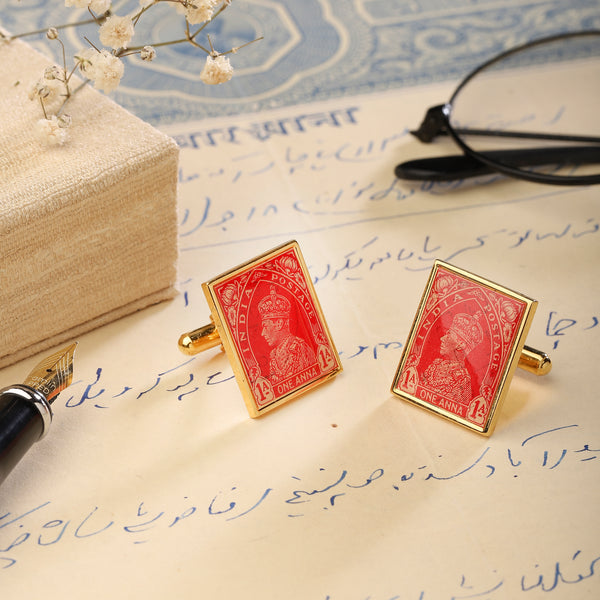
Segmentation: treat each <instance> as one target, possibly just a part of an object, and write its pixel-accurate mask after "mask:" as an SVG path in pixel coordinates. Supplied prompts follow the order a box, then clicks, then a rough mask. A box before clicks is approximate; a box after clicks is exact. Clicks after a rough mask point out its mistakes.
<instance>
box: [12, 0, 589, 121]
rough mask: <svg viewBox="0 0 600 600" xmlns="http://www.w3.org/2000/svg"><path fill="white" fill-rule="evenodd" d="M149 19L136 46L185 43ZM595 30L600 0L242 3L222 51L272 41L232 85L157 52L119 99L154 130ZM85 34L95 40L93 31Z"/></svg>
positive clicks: (249, 55) (168, 26) (29, 8)
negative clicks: (210, 81) (204, 77)
mask: <svg viewBox="0 0 600 600" xmlns="http://www.w3.org/2000/svg"><path fill="white" fill-rule="evenodd" d="M62 5H63V3H62V2H57V1H56V0H21V2H17V1H16V0H11V4H10V5H9V7H7V8H5V9H3V14H2V16H1V17H0V24H2V26H3V27H4V28H6V29H8V30H9V31H11V32H13V33H18V32H20V31H27V30H32V29H36V28H38V27H39V28H45V27H47V26H48V25H50V24H54V25H56V24H62V23H65V22H72V21H75V20H80V19H82V18H85V17H86V16H87V13H86V12H85V11H83V10H73V9H65V8H63V7H62ZM115 5H116V6H117V9H118V14H126V13H128V12H131V11H132V10H133V9H134V8H135V7H137V6H138V2H137V0H126V1H125V2H122V3H117V2H115ZM120 6H123V7H122V8H119V7H120ZM152 11H153V13H152V14H151V15H149V16H148V18H147V19H144V18H142V19H141V20H140V23H139V25H138V27H137V29H136V31H137V33H136V38H134V41H135V40H139V41H140V42H143V43H147V42H149V41H151V42H156V41H158V40H167V39H176V38H179V37H181V36H182V31H183V19H182V16H181V15H180V14H178V13H177V12H176V11H175V10H174V9H173V7H171V6H168V3H165V5H159V6H155V7H153V8H152ZM157 16H160V18H156V17H157ZM49 19H50V20H51V21H52V23H49ZM593 28H600V5H599V4H598V2H597V0H571V2H568V3H567V2H564V1H563V0H548V1H542V2H539V1H537V2H527V3H522V2H516V1H515V0H500V1H498V0H417V1H415V2H406V1H405V0H302V1H301V2H298V1H297V0H278V1H276V0H237V1H236V2H235V3H233V5H232V6H231V8H230V9H228V10H227V11H226V12H225V13H224V14H223V15H222V16H221V17H219V18H218V19H217V20H216V21H215V22H214V23H212V24H211V26H210V28H209V29H207V30H208V31H210V33H211V35H212V37H213V38H214V41H215V45H216V47H217V49H218V50H227V49H229V48H231V47H234V46H239V45H241V44H243V43H245V42H247V41H249V40H252V39H254V38H255V37H257V36H260V35H264V40H262V41H260V42H258V43H256V44H252V45H251V46H249V47H247V48H245V49H243V50H242V51H240V52H239V53H237V54H235V55H234V56H233V64H234V68H235V76H234V78H233V79H232V81H231V82H229V83H228V84H226V85H219V86H207V85H205V84H203V83H202V82H201V81H200V79H199V73H200V71H201V69H202V66H203V63H204V56H203V55H202V52H201V51H198V49H195V48H192V47H191V46H190V45H189V44H180V45H177V46H168V47H161V48H158V51H159V52H158V57H157V59H156V60H155V61H153V62H152V63H144V62H142V61H141V60H139V58H138V57H135V56H134V57H130V58H129V59H128V64H127V67H126V75H125V77H124V79H123V81H122V84H121V87H120V88H119V89H118V90H117V91H116V92H114V94H113V97H114V99H115V100H116V101H117V102H118V103H119V104H121V105H122V106H124V107H125V108H127V109H129V110H131V111H132V112H133V113H135V114H137V115H138V116H140V117H141V118H143V119H145V120H147V121H150V122H152V123H154V124H160V123H172V122H182V121H189V120H195V119H201V118H204V117H209V116H219V115H230V114H238V113H249V112H255V111H258V110H264V109H268V108H273V107H279V106H289V105H292V104H298V103H306V102H313V101H317V100H325V99H328V98H334V97H345V96H352V95H356V94H361V93H369V92H374V91H379V90H386V89H393V88H399V87H405V86H412V85H417V84H424V83H429V82H436V81H443V80H459V79H460V78H462V76H464V75H465V74H466V73H467V72H468V71H469V70H470V69H472V68H473V67H475V66H476V65H477V64H479V63H481V62H482V61H484V60H486V59H488V58H490V57H491V56H493V55H494V54H496V53H498V52H500V51H501V50H503V49H506V48H509V47H511V46H513V45H516V44H519V43H522V42H525V41H527V40H529V39H532V38H535V37H541V36H543V35H547V34H550V33H555V32H560V31H573V30H578V29H593ZM85 31H86V30H83V31H82V30H66V32H65V34H64V35H65V42H66V44H67V49H68V50H69V51H72V50H76V49H79V48H81V47H82V46H83V42H82V41H81V39H82V33H85ZM87 31H89V32H91V35H92V36H93V35H94V31H93V29H92V28H90V29H88V30H87ZM203 41H204V42H205V40H203ZM32 43H33V44H34V45H35V46H37V47H38V48H42V47H43V48H44V51H45V52H46V53H48V52H49V51H54V52H56V53H58V48H57V46H56V44H55V45H54V46H48V44H47V43H46V42H45V41H44V40H43V39H38V40H37V41H36V40H34V41H33V42H32ZM49 48H50V50H49ZM56 58H57V60H58V55H57V56H56Z"/></svg>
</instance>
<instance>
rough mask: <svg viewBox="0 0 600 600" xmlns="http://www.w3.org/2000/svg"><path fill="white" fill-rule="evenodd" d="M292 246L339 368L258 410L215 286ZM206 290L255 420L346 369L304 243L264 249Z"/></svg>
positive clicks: (217, 326) (211, 281)
mask: <svg viewBox="0 0 600 600" xmlns="http://www.w3.org/2000/svg"><path fill="white" fill-rule="evenodd" d="M290 248H293V249H294V251H295V254H296V256H297V258H298V263H299V264H300V268H301V269H302V274H303V275H304V278H305V280H306V283H307V288H308V293H309V295H310V297H311V299H312V301H313V303H314V305H315V309H316V312H317V315H318V317H319V320H320V322H321V324H322V326H323V331H324V333H325V336H326V338H327V340H328V342H329V344H330V345H331V349H332V350H333V356H334V359H335V362H336V367H335V369H334V370H333V371H332V372H331V373H328V374H327V375H323V376H321V377H320V378H319V379H317V380H315V381H312V382H308V383H306V384H305V385H302V386H301V387H299V388H297V389H295V390H292V391H290V392H288V393H287V394H285V395H283V396H282V397H281V398H279V399H278V400H276V401H274V402H272V403H271V404H268V405H267V406H265V407H264V408H261V409H257V407H256V404H255V401H254V394H253V393H252V388H251V386H250V383H249V381H248V379H247V377H246V374H245V372H244V367H243V361H242V360H241V359H240V356H239V354H238V351H237V348H236V346H235V343H234V342H233V339H232V338H233V336H232V334H231V331H230V329H229V326H228V324H227V320H226V319H225V317H224V314H223V311H222V310H221V308H220V306H219V303H218V302H217V299H216V294H215V291H214V287H215V286H216V285H217V284H219V283H221V282H222V281H223V280H225V279H229V278H231V277H235V276H237V275H239V274H240V273H243V272H244V271H248V270H250V269H252V268H254V267H256V266H258V265H259V264H260V263H261V262H265V261H266V260H268V259H270V258H273V256H274V255H276V254H279V253H282V252H285V251H286V250H288V249H290ZM202 289H203V291H204V295H205V296H206V301H207V302H208V306H209V308H210V312H211V315H212V318H213V321H214V323H215V326H216V328H217V333H218V334H219V337H220V338H221V343H222V344H223V348H224V349H225V352H226V353H227V357H228V358H229V362H230V363H231V367H232V369H233V373H234V375H235V379H236V381H237V383H238V387H239V388H240V391H241V393H242V397H243V398H244V402H245V404H246V409H247V410H248V414H249V415H250V416H251V417H252V418H253V419H254V418H256V417H260V416H262V415H264V414H266V413H268V412H270V411H272V410H275V409H276V408H279V407H280V406H281V405H282V404H285V403H286V402H289V401H290V400H292V399H294V398H296V397H297V396H300V395H301V394H304V393H306V392H308V391H309V390H311V389H312V388H314V387H316V386H318V385H321V384H322V383H325V382H326V381H328V380H330V379H332V378H333V377H335V376H336V375H337V374H338V373H341V372H342V371H343V367H342V362H341V360H340V357H339V354H338V351H337V349H336V347H335V344H334V342H333V338H332V337H331V332H330V331H329V326H328V325H327V321H326V319H325V315H324V314H323V309H322V308H321V303H320V302H319V298H318V296H317V293H316V291H315V287H314V285H313V282H312V279H311V277H310V273H309V272H308V268H307V266H306V263H305V261H304V256H303V255H302V251H301V250H300V245H299V244H298V242H297V241H296V240H290V241H289V242H286V243H284V244H281V245H279V246H277V247H275V248H273V249H271V250H269V251H267V252H264V253H263V254H261V255H260V256H257V257H255V258H253V259H251V260H249V261H247V262H245V263H243V264H241V265H238V266H237V267H234V268H233V269H230V270H229V271H226V272H224V273H221V275H218V276H217V277H214V278H213V279H210V280H209V281H207V282H205V283H203V284H202Z"/></svg>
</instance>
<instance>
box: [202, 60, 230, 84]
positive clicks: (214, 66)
mask: <svg viewBox="0 0 600 600" xmlns="http://www.w3.org/2000/svg"><path fill="white" fill-rule="evenodd" d="M232 76H233V67H232V66H231V65H230V64H229V58H227V57H226V56H223V55H219V54H217V55H216V56H213V55H211V54H209V55H208V56H207V57H206V63H205V64H204V68H203V69H202V73H200V79H201V80H202V81H203V82H204V83H208V84H211V85H215V84H218V83H225V82H226V81H229V80H230V79H231V77H232Z"/></svg>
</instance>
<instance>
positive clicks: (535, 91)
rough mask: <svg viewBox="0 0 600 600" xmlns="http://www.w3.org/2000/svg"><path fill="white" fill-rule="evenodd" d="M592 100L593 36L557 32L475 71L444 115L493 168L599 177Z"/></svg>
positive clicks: (599, 49)
mask: <svg viewBox="0 0 600 600" xmlns="http://www.w3.org/2000/svg"><path fill="white" fill-rule="evenodd" d="M599 99H600V34H595V35H582V36H573V37H563V38H558V39H554V40H549V41H545V42H543V43H540V44H537V45H532V46H527V47H524V48H521V49H520V50H517V51H515V52H513V53H510V54H508V55H506V56H504V57H502V58H499V59H497V60H496V61H493V62H491V63H489V64H488V65H487V66H486V67H484V68H482V69H481V70H480V71H478V72H476V74H475V75H474V76H472V77H471V78H470V79H467V80H466V81H465V82H463V84H461V86H460V87H459V88H458V90H457V91H456V92H455V94H454V95H453V97H452V99H451V101H450V103H449V104H450V105H451V111H450V116H449V121H450V125H451V127H452V129H453V130H454V132H455V134H456V135H457V136H458V137H459V138H460V140H461V141H462V142H463V143H464V144H465V145H466V146H467V147H468V148H469V149H471V150H472V151H475V152H477V153H480V154H484V155H485V156H486V157H487V158H489V159H492V160H493V161H494V162H495V163H496V164H497V165H499V166H506V167H509V168H513V169H518V170H520V171H524V170H527V171H536V172H539V173H544V174H550V175H554V176H556V175H559V176H562V177H577V176H589V175H598V174H600V110H598V101H599ZM506 151H508V152H506Z"/></svg>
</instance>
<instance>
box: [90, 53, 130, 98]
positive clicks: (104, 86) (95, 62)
mask: <svg viewBox="0 0 600 600" xmlns="http://www.w3.org/2000/svg"><path fill="white" fill-rule="evenodd" d="M92 66H93V68H92V72H93V77H90V79H92V80H93V81H94V87H95V88H96V89H98V90H102V91H104V92H107V93H108V92H112V91H113V90H116V89H117V88H118V87H119V83H121V77H123V71H124V70H125V66H124V65H123V62H122V61H121V59H119V58H117V57H116V56H113V55H112V54H111V53H110V52H107V51H106V50H102V51H100V52H96V55H95V56H94V57H93V59H92Z"/></svg>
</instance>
